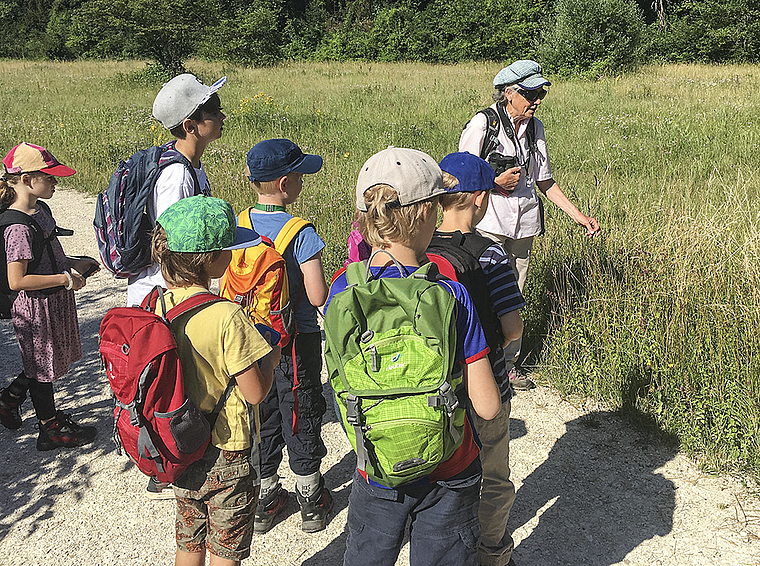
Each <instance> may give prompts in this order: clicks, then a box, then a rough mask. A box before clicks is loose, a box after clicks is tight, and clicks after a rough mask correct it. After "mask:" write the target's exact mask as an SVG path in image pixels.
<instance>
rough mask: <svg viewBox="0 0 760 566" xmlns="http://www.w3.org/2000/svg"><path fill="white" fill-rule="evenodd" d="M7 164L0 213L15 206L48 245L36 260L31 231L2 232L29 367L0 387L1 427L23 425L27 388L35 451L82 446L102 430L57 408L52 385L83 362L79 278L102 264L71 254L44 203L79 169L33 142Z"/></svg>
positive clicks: (7, 159) (13, 309)
mask: <svg viewBox="0 0 760 566" xmlns="http://www.w3.org/2000/svg"><path fill="white" fill-rule="evenodd" d="M3 166H4V168H3V171H4V173H3V175H2V178H0V214H3V213H5V211H6V210H7V209H10V210H17V211H20V212H23V213H25V214H27V215H29V216H30V217H31V218H32V219H33V220H34V221H35V222H36V223H37V226H38V227H39V228H41V230H42V232H43V235H44V237H45V239H46V243H45V245H44V246H43V247H42V251H41V253H40V252H39V251H38V254H39V256H40V257H35V254H34V253H33V247H34V246H33V242H34V237H33V235H34V228H33V227H32V226H27V225H25V224H12V225H10V226H8V227H6V228H5V229H4V230H3V232H2V234H0V242H2V244H3V247H4V250H3V251H4V252H5V262H6V266H7V277H8V286H9V288H10V289H11V291H13V292H18V295H17V296H16V298H15V299H14V301H13V304H12V306H11V318H12V320H13V328H14V330H15V331H16V338H17V339H18V343H19V347H20V348H21V358H22V362H23V366H24V371H23V372H21V374H20V375H19V376H18V377H16V378H15V379H14V380H13V381H12V382H11V384H10V385H9V386H8V387H6V388H4V389H2V390H0V422H2V424H3V425H4V426H5V427H6V428H9V429H17V428H19V427H20V426H21V413H20V410H19V409H20V407H21V404H22V403H23V402H24V400H25V399H26V393H27V391H28V392H29V396H30V397H31V399H32V403H33V405H34V410H35V412H36V414H37V418H38V419H39V424H38V425H37V426H38V428H39V436H38V437H37V450H53V449H54V448H58V447H71V446H80V445H82V444H86V443H88V442H92V440H93V439H94V438H95V435H96V432H97V431H96V430H95V427H91V426H80V425H78V424H77V423H75V422H74V421H73V420H72V418H71V415H69V414H66V413H63V412H62V411H59V410H56V408H55V401H54V399H53V381H55V380H56V379H58V378H60V377H62V376H63V375H64V374H65V373H66V372H67V371H68V370H69V366H70V365H71V364H72V363H73V362H75V361H77V360H78V359H80V358H81V357H82V343H81V340H80V337H79V323H78V320H77V312H76V304H75V302H74V291H77V290H79V289H81V288H82V287H84V285H85V279H84V277H83V276H82V275H81V274H82V273H87V272H88V271H92V269H93V268H97V265H98V264H97V261H95V260H94V259H92V258H86V259H78V260H75V259H72V258H67V257H66V255H65V254H64V252H63V248H62V247H61V244H60V242H59V241H58V238H57V237H56V235H55V232H56V230H57V228H56V225H55V219H54V218H53V216H52V214H51V212H50V208H49V207H48V206H47V205H46V204H45V203H43V202H42V201H41V200H39V199H49V198H51V197H52V196H53V193H54V192H55V186H56V184H57V182H58V181H57V179H56V177H67V176H70V175H73V174H74V173H75V171H74V170H73V169H71V168H70V167H66V166H65V165H62V164H61V163H59V162H58V160H56V158H55V157H53V155H52V154H51V153H50V152H48V151H47V150H46V149H45V148H43V147H39V146H36V145H31V144H27V143H22V144H19V145H17V146H16V147H14V148H13V149H11V151H10V152H9V153H8V155H7V156H6V157H5V159H3ZM48 238H49V240H48ZM37 262H38V263H37ZM35 263H36V265H34V264H35ZM30 264H32V265H31V269H28V268H29V267H30Z"/></svg>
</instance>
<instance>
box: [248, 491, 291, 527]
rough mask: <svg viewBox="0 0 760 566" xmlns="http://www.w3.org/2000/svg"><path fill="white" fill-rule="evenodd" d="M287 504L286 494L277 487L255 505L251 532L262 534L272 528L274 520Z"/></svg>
mask: <svg viewBox="0 0 760 566" xmlns="http://www.w3.org/2000/svg"><path fill="white" fill-rule="evenodd" d="M287 503H288V492H287V491H285V490H284V489H282V486H279V485H278V486H277V488H276V489H273V490H272V492H271V493H269V494H268V495H267V496H266V497H264V498H263V499H259V502H258V503H257V504H256V518H255V519H254V520H253V532H254V533H259V534H263V533H266V532H269V531H270V530H271V529H272V527H274V520H275V518H276V517H277V515H279V514H280V511H282V510H283V509H284V508H285V505H286V504H287Z"/></svg>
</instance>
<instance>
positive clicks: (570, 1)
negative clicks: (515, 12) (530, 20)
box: [536, 0, 646, 78]
mask: <svg viewBox="0 0 760 566" xmlns="http://www.w3.org/2000/svg"><path fill="white" fill-rule="evenodd" d="M645 31H646V27H645V25H644V20H643V16H642V13H641V11H640V10H639V7H638V6H637V5H636V3H635V2H634V1H633V0H557V2H556V4H555V5H554V11H553V13H552V14H551V15H550V16H549V17H548V18H547V20H546V22H545V23H544V25H542V32H541V34H540V36H539V40H538V43H537V45H536V51H537V57H538V59H539V60H540V61H541V63H542V64H543V65H544V66H545V67H546V68H547V70H548V71H550V72H552V73H556V74H558V75H560V76H564V77H570V76H581V77H587V78H594V77H598V76H602V75H608V74H617V73H620V72H622V71H627V70H631V69H633V68H635V67H636V66H637V65H638V64H639V63H640V62H641V56H642V52H643V49H644V47H645V41H646V39H645Z"/></svg>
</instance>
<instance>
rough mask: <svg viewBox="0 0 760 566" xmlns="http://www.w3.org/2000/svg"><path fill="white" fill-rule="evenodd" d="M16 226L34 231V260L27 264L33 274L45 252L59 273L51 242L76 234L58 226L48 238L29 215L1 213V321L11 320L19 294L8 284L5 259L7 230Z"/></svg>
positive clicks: (44, 207)
mask: <svg viewBox="0 0 760 566" xmlns="http://www.w3.org/2000/svg"><path fill="white" fill-rule="evenodd" d="M37 202H38V203H39V205H40V207H41V208H43V209H46V212H47V213H48V214H51V215H52V213H51V212H50V207H48V205H47V204H45V203H44V202H42V201H41V200H38V201H37ZM14 224H23V225H24V226H29V227H30V228H31V229H32V256H33V259H32V260H31V261H30V262H29V263H28V264H27V267H26V271H27V273H33V272H34V271H35V270H36V269H37V267H39V265H40V261H41V260H42V254H43V252H47V254H48V257H49V258H50V263H51V264H52V266H53V273H57V272H58V266H57V264H56V261H55V257H54V256H53V247H52V245H51V242H52V241H53V240H54V239H55V238H57V237H58V236H71V235H73V234H74V231H73V230H68V229H66V228H59V227H58V226H56V227H55V228H54V229H53V231H52V232H51V233H50V235H49V236H48V237H47V238H46V237H45V234H44V233H43V232H42V228H40V225H39V224H37V222H36V221H35V220H34V218H32V217H31V216H29V215H28V214H25V213H23V212H21V211H20V210H14V209H10V208H7V209H5V210H3V211H2V212H0V319H7V318H11V305H12V304H13V301H14V300H15V299H16V295H17V294H18V293H17V292H16V291H11V288H10V285H9V284H8V264H7V263H6V257H5V229H6V228H7V227H8V226H12V225H14ZM61 289H62V287H51V288H49V289H43V290H42V291H41V292H42V293H45V294H46V295H51V294H53V293H57V292H58V291H60V290H61Z"/></svg>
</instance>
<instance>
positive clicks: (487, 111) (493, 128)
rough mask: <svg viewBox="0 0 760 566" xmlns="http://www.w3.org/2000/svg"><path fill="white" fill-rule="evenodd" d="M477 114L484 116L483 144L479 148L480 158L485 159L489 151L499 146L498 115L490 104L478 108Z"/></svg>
mask: <svg viewBox="0 0 760 566" xmlns="http://www.w3.org/2000/svg"><path fill="white" fill-rule="evenodd" d="M478 114H483V115H484V116H485V117H486V137H485V139H484V140H483V146H482V147H481V148H480V158H481V159H486V158H487V157H488V156H489V155H490V154H491V152H493V151H496V148H497V147H499V115H498V114H497V113H496V110H494V109H493V108H491V107H490V106H489V107H488V108H484V109H483V110H478ZM465 127H466V126H465Z"/></svg>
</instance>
